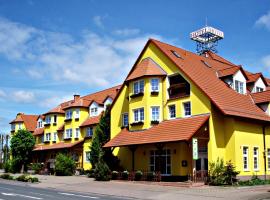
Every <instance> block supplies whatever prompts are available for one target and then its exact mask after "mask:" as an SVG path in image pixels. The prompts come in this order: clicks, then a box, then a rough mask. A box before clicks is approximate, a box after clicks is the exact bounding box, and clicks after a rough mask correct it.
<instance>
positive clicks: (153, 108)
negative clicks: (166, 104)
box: [151, 106, 159, 121]
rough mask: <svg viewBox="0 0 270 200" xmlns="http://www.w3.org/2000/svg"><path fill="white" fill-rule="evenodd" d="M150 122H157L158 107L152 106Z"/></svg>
mask: <svg viewBox="0 0 270 200" xmlns="http://www.w3.org/2000/svg"><path fill="white" fill-rule="evenodd" d="M151 109H152V111H151V113H152V121H159V107H158V106H153V107H152V108H151Z"/></svg>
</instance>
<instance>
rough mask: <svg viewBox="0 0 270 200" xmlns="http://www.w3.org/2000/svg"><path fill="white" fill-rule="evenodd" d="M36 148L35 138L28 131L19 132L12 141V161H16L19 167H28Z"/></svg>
mask: <svg viewBox="0 0 270 200" xmlns="http://www.w3.org/2000/svg"><path fill="white" fill-rule="evenodd" d="M34 146H35V138H34V136H33V135H32V134H31V133H30V132H29V131H27V130H18V132H16V133H15V134H14V136H13V137H12V138H11V141H10V149H11V154H12V159H16V164H18V165H19V166H24V167H25V166H27V164H28V163H29V161H30V159H31V153H32V150H33V148H34ZM24 170H25V169H24Z"/></svg>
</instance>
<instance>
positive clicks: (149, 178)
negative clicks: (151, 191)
mask: <svg viewBox="0 0 270 200" xmlns="http://www.w3.org/2000/svg"><path fill="white" fill-rule="evenodd" d="M155 175H156V174H155V172H148V173H147V177H146V180H147V181H153V180H154V177H155Z"/></svg>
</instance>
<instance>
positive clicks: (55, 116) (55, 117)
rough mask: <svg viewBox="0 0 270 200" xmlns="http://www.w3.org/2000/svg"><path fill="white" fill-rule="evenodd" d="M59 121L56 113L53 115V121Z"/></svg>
mask: <svg viewBox="0 0 270 200" xmlns="http://www.w3.org/2000/svg"><path fill="white" fill-rule="evenodd" d="M56 122H57V115H54V116H53V123H56Z"/></svg>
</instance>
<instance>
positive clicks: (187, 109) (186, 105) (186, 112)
mask: <svg viewBox="0 0 270 200" xmlns="http://www.w3.org/2000/svg"><path fill="white" fill-rule="evenodd" d="M183 106H184V116H185V117H188V116H190V115H191V106H190V102H186V103H183Z"/></svg>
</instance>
